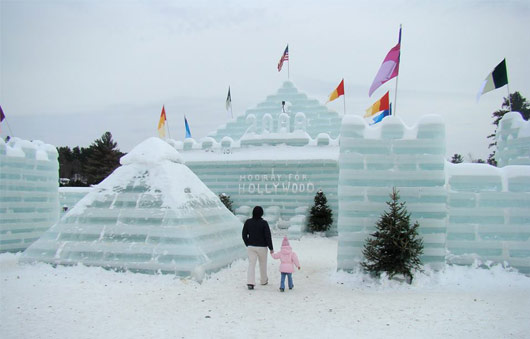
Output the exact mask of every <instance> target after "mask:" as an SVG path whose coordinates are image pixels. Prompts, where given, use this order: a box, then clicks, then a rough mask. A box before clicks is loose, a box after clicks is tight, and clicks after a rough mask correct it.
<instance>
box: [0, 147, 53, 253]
mask: <svg viewBox="0 0 530 339" xmlns="http://www.w3.org/2000/svg"><path fill="white" fill-rule="evenodd" d="M58 180H59V171H58V162H57V151H56V149H55V147H54V146H52V145H48V144H45V143H43V142H41V141H37V140H36V141H31V142H30V141H27V140H22V139H19V138H11V139H10V140H9V142H8V143H5V142H4V140H2V139H0V252H6V251H10V252H17V251H23V250H25V249H26V248H27V247H28V246H29V245H30V244H31V243H32V242H33V241H35V240H37V239H38V238H39V237H40V236H41V235H42V233H44V231H45V230H47V229H48V228H50V226H52V225H53V224H55V223H56V222H57V220H58V218H59V199H58V191H57V189H58V187H59V181H58Z"/></svg>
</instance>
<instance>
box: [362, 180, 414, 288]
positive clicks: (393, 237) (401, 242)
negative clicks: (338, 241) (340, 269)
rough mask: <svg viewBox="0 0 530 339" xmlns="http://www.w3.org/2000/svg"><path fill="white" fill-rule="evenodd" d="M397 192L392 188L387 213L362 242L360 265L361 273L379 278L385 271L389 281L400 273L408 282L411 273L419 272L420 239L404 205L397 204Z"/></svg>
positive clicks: (410, 281) (410, 280) (410, 278)
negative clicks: (363, 242)
mask: <svg viewBox="0 0 530 339" xmlns="http://www.w3.org/2000/svg"><path fill="white" fill-rule="evenodd" d="M398 193H399V191H397V190H396V188H395V187H394V188H393V189H392V193H391V194H390V199H391V201H387V205H388V206H389V207H390V211H388V212H387V211H385V212H384V213H383V215H381V217H380V218H379V221H378V222H377V224H376V229H377V231H376V232H375V233H372V234H370V236H371V237H369V238H367V239H366V242H365V244H364V249H363V255H364V258H365V261H363V262H361V266H362V267H363V268H364V270H365V271H367V272H370V273H373V274H375V275H376V276H380V274H381V272H386V273H387V274H388V278H389V279H391V278H392V277H393V276H394V275H396V274H403V275H404V276H405V277H408V278H409V284H410V283H412V278H413V276H412V271H413V270H421V265H422V264H421V260H420V255H421V254H422V253H423V240H422V239H421V238H419V237H418V228H419V226H420V225H419V224H418V222H417V221H416V222H415V223H414V225H413V226H412V227H411V226H410V213H408V212H407V209H406V207H405V203H404V202H402V203H400V202H399V194H398Z"/></svg>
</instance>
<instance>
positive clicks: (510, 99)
mask: <svg viewBox="0 0 530 339" xmlns="http://www.w3.org/2000/svg"><path fill="white" fill-rule="evenodd" d="M504 65H505V66H506V80H507V81H506V88H507V89H508V103H509V104H510V112H511V111H512V110H513V109H512V98H510V82H509V81H508V66H507V65H506V58H505V59H504Z"/></svg>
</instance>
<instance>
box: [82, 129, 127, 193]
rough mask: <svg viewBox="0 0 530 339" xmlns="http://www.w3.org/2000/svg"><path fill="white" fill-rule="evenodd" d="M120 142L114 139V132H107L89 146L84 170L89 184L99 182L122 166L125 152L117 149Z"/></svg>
mask: <svg viewBox="0 0 530 339" xmlns="http://www.w3.org/2000/svg"><path fill="white" fill-rule="evenodd" d="M117 146H118V144H117V143H116V142H114V141H113V140H112V134H111V133H110V132H105V134H103V135H102V136H101V139H96V140H95V141H94V142H93V143H92V144H91V145H90V147H89V148H88V150H87V152H88V155H87V158H86V162H84V163H83V170H84V172H85V174H86V177H87V183H88V184H89V185H93V184H98V183H100V182H101V181H103V179H105V178H106V177H107V176H108V175H109V174H111V173H112V172H113V171H114V170H115V169H116V168H117V167H118V166H120V158H121V157H122V156H123V155H124V153H122V152H120V150H118V149H117Z"/></svg>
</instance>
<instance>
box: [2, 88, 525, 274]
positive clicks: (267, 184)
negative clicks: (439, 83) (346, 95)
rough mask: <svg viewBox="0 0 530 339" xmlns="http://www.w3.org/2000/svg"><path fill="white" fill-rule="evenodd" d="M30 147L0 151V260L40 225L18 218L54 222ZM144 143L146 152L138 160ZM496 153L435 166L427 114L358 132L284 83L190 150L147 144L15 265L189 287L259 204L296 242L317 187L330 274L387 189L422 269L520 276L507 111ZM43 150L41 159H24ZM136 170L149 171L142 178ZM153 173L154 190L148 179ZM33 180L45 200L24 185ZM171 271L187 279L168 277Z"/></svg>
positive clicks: (519, 136) (513, 131)
mask: <svg viewBox="0 0 530 339" xmlns="http://www.w3.org/2000/svg"><path fill="white" fill-rule="evenodd" d="M155 140H156V141H155ZM30 144H31V143H29V142H25V141H21V140H13V141H10V142H9V143H7V144H5V143H2V142H0V159H1V160H2V163H1V169H2V187H1V189H2V198H1V204H2V207H1V208H0V213H1V214H2V229H1V231H0V237H1V238H0V245H1V248H0V249H1V250H2V251H15V250H16V251H19V250H23V249H24V248H26V247H27V246H29V245H30V244H31V243H32V242H33V241H34V240H36V238H37V237H38V236H40V235H42V233H43V232H44V230H45V229H47V228H48V227H44V226H42V227H41V226H37V225H35V226H33V225H32V226H31V227H29V226H28V224H26V223H24V222H20V221H21V220H24V219H31V220H33V219H38V217H40V219H39V220H41V221H44V219H45V218H47V219H46V220H47V221H46V222H48V226H51V225H53V224H54V223H55V222H52V221H53V218H56V219H55V220H57V218H58V216H59V204H58V200H59V198H58V197H59V190H58V189H57V181H58V180H57V179H58V178H57V162H56V157H57V154H56V153H54V150H52V149H53V146H49V145H47V146H45V147H44V146H43V145H42V144H38V145H31V147H30ZM146 144H147V145H149V147H150V148H149V149H151V150H153V149H156V150H157V151H155V152H153V153H154V154H153V155H149V152H147V151H145V148H146ZM497 144H498V149H497V160H498V163H499V167H498V168H497V167H492V166H490V165H486V164H458V165H453V164H451V163H449V162H448V161H447V160H446V159H445V123H444V122H443V120H442V119H441V118H440V117H439V116H432V115H431V116H425V117H423V118H422V119H420V121H418V123H417V124H416V125H415V126H412V127H409V126H406V125H405V124H403V122H402V121H401V120H400V119H399V118H397V117H393V116H390V117H387V118H385V119H384V120H383V121H382V122H381V123H379V124H377V125H375V126H369V125H368V124H367V123H366V122H365V121H364V120H363V119H362V118H361V117H359V116H354V115H346V116H344V115H342V114H339V113H337V112H333V111H330V110H328V109H327V107H326V106H324V105H322V104H320V103H319V102H318V101H317V100H314V99H310V98H308V97H307V95H305V94H304V93H302V92H300V91H298V89H297V88H296V87H295V86H294V84H293V83H292V82H289V81H286V82H284V84H283V86H282V87H281V88H280V89H279V90H278V91H277V93H275V94H273V95H270V96H268V97H267V98H266V99H265V101H263V102H262V103H260V104H258V105H257V106H256V107H255V108H252V109H249V110H247V111H246V113H245V114H244V116H239V117H237V118H236V119H234V120H232V121H230V122H229V123H227V124H226V125H225V126H221V127H220V128H219V129H218V130H217V131H216V132H214V133H212V134H211V135H210V136H209V137H206V138H204V139H202V140H200V141H198V142H197V141H195V140H193V139H191V138H188V139H185V140H184V141H174V140H168V142H167V143H166V142H163V141H161V140H157V139H148V140H146V141H145V142H143V143H141V144H140V145H138V146H137V148H135V149H134V150H133V151H131V153H129V154H128V155H127V156H125V157H123V158H122V167H120V168H118V169H117V170H116V171H115V172H114V173H113V174H112V175H110V176H109V177H108V178H107V179H105V180H104V181H103V182H102V183H101V184H99V185H97V186H96V187H94V188H92V189H91V190H90V192H89V193H88V194H87V195H86V196H85V197H84V198H83V199H81V201H80V202H79V203H77V204H76V205H75V207H73V208H72V209H71V210H70V211H69V212H68V213H66V215H64V216H63V217H62V218H61V220H60V221H59V222H58V223H56V224H55V225H54V226H53V227H51V228H50V229H49V230H48V231H47V232H46V233H44V234H43V235H42V237H41V238H40V239H39V240H38V241H37V242H35V243H34V244H33V245H31V246H30V247H29V248H28V249H27V250H26V251H25V253H24V254H23V256H22V260H24V261H32V260H40V261H46V262H53V263H59V264H62V263H65V264H68V263H75V262H82V263H86V264H91V265H101V266H105V267H113V268H118V269H131V270H137V271H145V272H150V271H152V272H157V271H160V272H175V273H177V274H182V275H193V276H196V277H197V278H201V277H202V275H203V273H204V272H208V271H210V270H216V269H218V268H220V267H222V266H223V265H227V264H229V263H230V262H231V261H232V260H234V259H235V258H237V257H238V255H239V256H240V255H241V252H239V251H238V246H240V247H239V248H240V249H243V247H242V243H241V241H240V236H239V231H240V229H241V220H243V219H245V218H247V217H248V216H249V214H250V211H251V208H252V207H253V206H254V205H261V206H263V207H264V209H265V216H264V217H265V218H266V219H267V220H268V221H269V222H270V224H271V226H273V228H274V230H275V231H276V232H284V233H287V234H289V235H290V236H291V237H299V236H300V235H301V234H302V232H304V228H305V224H306V218H307V213H308V209H309V208H310V207H311V206H312V204H313V198H314V196H315V193H316V192H317V191H318V190H323V191H324V193H325V194H326V196H327V198H328V203H329V205H330V207H331V208H332V210H333V213H334V220H335V222H334V225H333V227H332V228H331V230H330V231H329V232H328V235H338V239H339V244H338V253H337V263H338V264H337V266H338V267H337V269H342V270H352V269H354V268H356V267H357V265H358V262H359V260H360V259H361V251H362V247H363V245H364V240H365V239H366V237H367V236H368V235H369V234H370V233H371V232H373V231H374V230H375V228H374V225H375V223H376V221H377V219H378V218H379V216H380V215H381V213H382V211H383V210H384V209H385V208H386V203H385V202H386V201H387V200H388V196H389V193H390V192H391V190H392V187H397V188H398V190H399V192H400V196H401V201H404V202H406V203H407V209H408V211H409V212H411V220H418V222H419V224H420V234H421V236H422V237H423V241H424V246H425V249H424V255H423V257H422V260H423V262H424V263H426V264H429V265H431V266H433V267H442V266H444V265H445V264H447V263H448V264H453V263H454V264H471V263H473V262H474V261H475V260H477V259H478V260H481V261H482V262H487V261H492V262H497V263H503V264H506V265H509V266H512V267H515V268H517V269H518V270H519V271H521V272H523V273H525V274H529V273H530V208H529V207H528V206H530V123H529V122H527V121H524V120H523V119H522V117H521V115H520V114H519V113H517V112H511V113H508V114H506V115H505V117H504V118H503V120H501V122H500V125H499V128H498V131H497ZM169 145H171V146H169ZM155 146H156V147H155ZM39 147H40V148H39ZM43 147H44V148H45V149H46V150H47V152H48V153H47V158H46V159H44V157H43V156H37V154H41V153H42V150H41V148H43ZM153 147H155V148H153ZM35 149H37V151H32V150H35ZM162 155H163V156H162ZM179 159H183V160H179ZM148 161H151V162H152V164H156V165H157V166H154V168H151V170H149V168H150V167H153V166H145V164H146V163H147V162H148ZM153 161H154V162H153ZM180 162H183V163H184V164H185V166H184V165H182V164H181V163H180ZM170 167H171V168H172V171H173V172H171V171H170V170H169V169H168V168H170ZM177 167H178V170H177ZM188 168H189V169H188ZM153 170H155V171H158V173H161V174H163V175H162V176H157V175H153V174H152V172H150V171H153ZM190 170H191V171H190ZM155 177H159V179H160V180H165V184H164V183H162V182H159V181H158V180H157V181H156V182H153V180H154V178H155ZM197 177H198V179H200V180H198V179H197ZM182 178H186V179H185V180H182ZM190 178H193V180H191V179H190ZM28 181H29V182H30V183H29V184H28ZM201 181H202V183H204V184H205V186H204V185H203V184H202V183H201ZM36 182H37V183H39V185H40V186H46V188H44V187H43V189H44V190H45V191H46V194H44V193H42V194H41V193H37V192H36V191H35V192H34V191H33V190H32V188H31V189H30V187H33V186H32V183H36ZM44 182H46V183H47V184H46V185H44ZM52 182H53V183H54V184H51V183H52ZM169 183H171V185H169ZM41 184H42V185H41ZM166 185H168V186H170V187H165V186H166ZM190 185H192V187H189V186H190ZM186 188H191V190H190V192H186ZM212 192H213V193H212ZM220 193H225V194H228V195H229V196H230V197H231V199H232V200H233V206H234V207H235V209H236V215H237V218H236V217H234V216H233V215H231V213H230V212H228V210H226V209H224V207H223V206H221V205H222V204H221V203H220V202H219V199H218V198H217V195H218V194H220ZM74 194H77V195H78V196H81V195H82V194H83V193H82V192H81V193H79V192H75V191H74V192H69V191H68V190H62V189H61V206H63V205H66V204H67V199H70V201H71V202H68V204H71V203H73V201H75V200H76V198H75V197H73V195H74ZM35 197H41V200H39V201H32V200H34V198H35ZM72 197H73V198H72ZM45 203H47V204H51V205H54V206H56V208H45V207H43V206H44V205H45ZM183 206H185V207H183ZM45 212H47V213H49V215H47V216H46V217H42V216H40V215H39V216H38V215H37V213H45ZM167 225H169V226H168V227H167V228H164V227H166V226H167ZM213 239H219V242H215V244H216V245H217V246H216V250H218V251H217V252H215V251H214V252H215V255H212V259H211V261H209V260H207V259H205V258H206V257H208V258H209V254H207V253H205V252H204V251H206V249H208V250H210V244H211V242H212V241H214V240H213ZM201 255H202V256H201ZM184 263H186V264H187V265H183V266H185V267H186V269H180V268H177V267H178V266H179V265H180V264H184ZM192 266H193V267H192ZM179 267H180V266H179ZM178 272H180V273H178Z"/></svg>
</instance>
